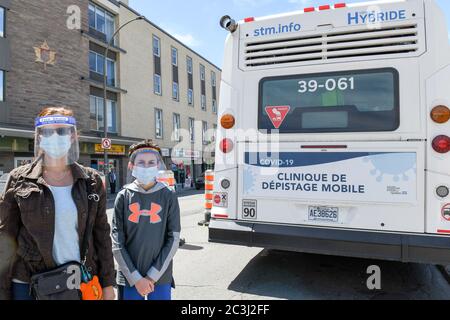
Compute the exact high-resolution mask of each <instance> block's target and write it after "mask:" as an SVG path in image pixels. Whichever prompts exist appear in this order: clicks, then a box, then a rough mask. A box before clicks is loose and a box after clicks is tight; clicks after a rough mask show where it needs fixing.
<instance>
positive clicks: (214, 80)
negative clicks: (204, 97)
mask: <svg viewBox="0 0 450 320" xmlns="http://www.w3.org/2000/svg"><path fill="white" fill-rule="evenodd" d="M211 85H212V86H213V87H216V86H217V79H216V73H215V72H214V71H211Z"/></svg>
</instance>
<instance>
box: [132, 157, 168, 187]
mask: <svg viewBox="0 0 450 320" xmlns="http://www.w3.org/2000/svg"><path fill="white" fill-rule="evenodd" d="M165 170H166V165H165V164H164V161H163V159H162V157H161V153H160V152H159V151H158V150H157V149H153V148H143V149H139V150H136V151H135V152H134V153H133V154H132V155H131V157H130V164H129V166H128V177H129V181H130V182H131V181H134V180H137V182H138V183H139V184H141V185H144V186H146V185H149V184H150V183H153V182H156V181H157V180H158V177H159V176H160V174H161V173H163V172H164V171H165Z"/></svg>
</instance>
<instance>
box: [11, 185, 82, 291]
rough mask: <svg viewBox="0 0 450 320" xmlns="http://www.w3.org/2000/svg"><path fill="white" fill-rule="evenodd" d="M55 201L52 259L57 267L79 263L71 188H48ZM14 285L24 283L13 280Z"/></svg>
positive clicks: (75, 217) (75, 219)
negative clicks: (72, 262)
mask: <svg viewBox="0 0 450 320" xmlns="http://www.w3.org/2000/svg"><path fill="white" fill-rule="evenodd" d="M49 187H50V190H51V192H52V194H53V198H54V200H55V236H54V238H53V259H54V260H55V262H56V264H57V265H58V266H60V265H63V264H65V263H68V262H71V261H78V262H80V260H81V257H80V244H79V239H80V237H79V236H78V210H77V207H76V205H75V202H74V201H73V198H72V188H73V186H68V187H53V186H49ZM12 282H14V283H21V284H25V282H22V281H19V280H17V279H13V280H12Z"/></svg>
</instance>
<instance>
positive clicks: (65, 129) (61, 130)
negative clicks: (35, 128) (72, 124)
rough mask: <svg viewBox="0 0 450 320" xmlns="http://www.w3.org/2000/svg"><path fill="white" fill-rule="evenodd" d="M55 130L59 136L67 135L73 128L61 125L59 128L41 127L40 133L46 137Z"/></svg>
mask: <svg viewBox="0 0 450 320" xmlns="http://www.w3.org/2000/svg"><path fill="white" fill-rule="evenodd" d="M55 132H56V133H57V134H58V135H59V136H68V135H70V134H72V133H73V128H69V127H61V128H56V129H54V128H44V129H41V135H42V136H44V137H46V138H48V137H51V136H52V135H54V134H55Z"/></svg>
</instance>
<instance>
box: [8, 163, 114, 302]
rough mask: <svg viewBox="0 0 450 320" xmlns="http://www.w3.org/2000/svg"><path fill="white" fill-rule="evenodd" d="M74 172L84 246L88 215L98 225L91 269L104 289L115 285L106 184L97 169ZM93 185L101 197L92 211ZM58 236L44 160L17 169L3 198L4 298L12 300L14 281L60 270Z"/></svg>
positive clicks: (76, 167)
mask: <svg viewBox="0 0 450 320" xmlns="http://www.w3.org/2000/svg"><path fill="white" fill-rule="evenodd" d="M71 169H72V175H73V178H74V187H73V189H72V196H73V199H74V202H75V205H76V207H77V209H78V234H79V239H80V248H81V247H82V243H81V242H82V241H83V237H84V233H85V229H86V223H87V220H86V219H87V217H88V216H89V223H91V224H93V225H94V226H93V228H92V229H93V231H92V236H91V237H90V239H91V240H90V242H89V253H88V257H87V261H86V265H87V267H88V268H90V270H91V273H92V274H94V275H98V277H99V279H100V283H101V285H102V286H103V287H108V286H112V285H115V271H114V260H113V254H112V244H111V237H110V226H109V223H108V219H107V215H106V191H105V188H104V187H103V182H102V180H101V177H100V175H99V174H98V173H96V172H95V170H93V169H90V168H85V167H83V166H81V165H79V164H73V165H71ZM94 181H95V182H94ZM87 183H90V184H91V188H90V190H92V192H94V193H95V194H96V195H98V196H99V198H98V197H95V195H94V198H97V199H99V201H98V202H95V201H92V203H93V204H92V205H91V210H90V211H91V212H89V213H88V212H87V211H88V196H89V195H88V187H87ZM91 199H92V197H91ZM54 232H55V204H54V201H53V196H52V193H51V191H50V189H49V188H48V185H47V184H46V182H45V181H44V179H43V178H42V161H40V160H37V161H35V162H34V163H32V164H29V165H25V166H22V167H20V168H17V169H15V170H13V171H12V172H11V173H10V177H9V180H8V182H7V184H6V188H5V192H4V193H3V195H2V196H1V197H0V300H2V299H10V298H11V290H10V288H11V280H12V279H17V280H20V281H24V282H27V283H29V282H30V277H31V276H32V275H33V274H36V273H40V272H44V271H47V270H51V269H54V268H56V267H57V265H56V264H55V261H54V259H53V237H54ZM81 256H82V257H83V256H84V254H83V253H81Z"/></svg>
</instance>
